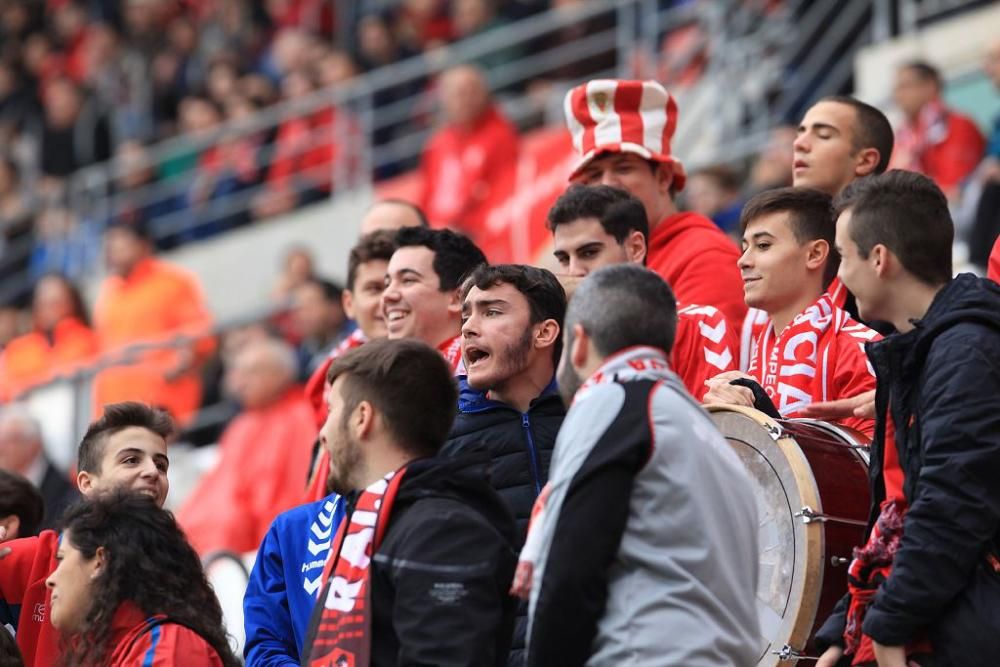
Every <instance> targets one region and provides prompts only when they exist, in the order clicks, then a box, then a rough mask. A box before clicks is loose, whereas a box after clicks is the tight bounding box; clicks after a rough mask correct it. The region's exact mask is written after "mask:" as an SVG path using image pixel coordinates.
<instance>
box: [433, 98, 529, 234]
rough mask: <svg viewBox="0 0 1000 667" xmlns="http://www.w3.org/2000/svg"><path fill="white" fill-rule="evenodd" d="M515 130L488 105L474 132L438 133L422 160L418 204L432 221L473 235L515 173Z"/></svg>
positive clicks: (451, 129) (452, 129)
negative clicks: (492, 202)
mask: <svg viewBox="0 0 1000 667" xmlns="http://www.w3.org/2000/svg"><path fill="white" fill-rule="evenodd" d="M517 154H518V135H517V130H516V129H515V128H514V126H513V125H512V124H511V123H510V121H508V120H507V119H506V118H504V116H503V115H502V114H501V113H500V112H499V111H498V110H497V109H496V108H495V107H491V108H490V109H489V110H488V111H487V112H486V113H485V114H484V115H483V117H482V118H481V119H480V120H479V122H478V123H477V125H476V126H475V127H473V128H472V129H464V128H458V127H454V126H448V127H444V128H442V129H441V130H439V131H438V132H437V133H436V134H435V135H434V136H433V137H431V140H430V142H429V143H428V144H427V148H426V149H425V150H424V154H423V157H422V158H421V161H420V173H421V175H422V176H423V192H422V194H421V197H420V206H421V208H423V210H424V212H425V213H426V214H427V217H428V218H429V219H430V220H431V222H432V223H434V224H435V225H438V226H443V227H451V228H454V229H460V230H462V231H466V232H474V231H476V229H477V227H478V226H479V223H480V222H483V221H484V220H485V214H486V208H487V206H488V204H489V203H490V202H491V201H492V198H495V197H496V196H497V193H498V192H499V191H500V190H502V187H501V183H503V182H505V181H504V179H506V178H508V177H511V176H512V175H513V173H514V171H515V170H516V169H515V167H516V166H517Z"/></svg>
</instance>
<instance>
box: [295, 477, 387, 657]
mask: <svg viewBox="0 0 1000 667" xmlns="http://www.w3.org/2000/svg"><path fill="white" fill-rule="evenodd" d="M405 473H406V468H400V469H399V470H396V471H394V472H391V473H389V474H388V475H386V476H385V477H383V478H382V479H380V480H378V481H377V482H375V483H374V484H372V485H371V486H369V487H368V488H366V489H365V490H364V491H362V492H361V494H360V495H359V496H358V500H357V503H355V505H354V511H353V512H352V513H351V517H350V519H349V520H348V521H342V522H341V523H340V528H339V529H338V530H337V537H336V538H335V539H334V542H333V547H332V548H331V549H330V555H329V557H328V559H327V561H326V565H325V566H324V568H323V585H322V588H321V589H320V593H319V597H318V598H317V601H316V602H317V604H316V607H315V609H314V610H313V617H312V619H311V621H310V623H309V633H308V635H307V637H306V643H305V653H306V659H305V661H304V663H303V664H305V665H309V667H340V665H350V666H351V667H368V666H369V665H370V664H371V642H372V633H371V625H372V601H371V586H370V583H369V582H370V580H371V560H372V556H373V555H374V554H375V552H376V551H377V550H378V548H379V545H381V543H382V538H383V537H384V536H385V531H386V528H387V527H388V525H389V516H390V513H391V511H392V505H393V501H394V500H395V498H396V492H397V491H398V490H399V485H400V482H402V480H403V476H404V474H405Z"/></svg>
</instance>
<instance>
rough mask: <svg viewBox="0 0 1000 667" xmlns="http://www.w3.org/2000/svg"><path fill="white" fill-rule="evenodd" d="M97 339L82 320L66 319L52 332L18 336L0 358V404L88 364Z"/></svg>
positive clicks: (95, 351)
mask: <svg viewBox="0 0 1000 667" xmlns="http://www.w3.org/2000/svg"><path fill="white" fill-rule="evenodd" d="M97 349H98V345H97V336H95V335H94V332H93V331H91V330H90V328H89V327H87V325H85V324H84V323H83V322H81V321H80V320H78V319H76V318H74V317H67V318H66V319H64V320H62V321H60V322H59V323H58V324H56V326H55V327H54V328H53V329H52V334H51V335H46V334H45V333H43V332H41V331H32V332H31V333H28V334H25V335H23V336H19V337H17V338H15V339H14V340H12V341H11V342H10V343H8V344H7V347H6V348H4V352H3V356H2V357H0V401H5V400H10V399H13V398H17V396H18V394H20V393H21V392H23V391H25V390H26V389H29V388H31V387H32V386H34V385H38V384H41V383H43V382H46V381H48V380H49V379H50V378H52V377H53V376H55V375H58V374H59V373H67V372H71V371H72V370H73V369H74V367H76V366H77V365H80V364H82V363H85V362H87V361H89V360H90V359H91V358H92V357H93V356H94V355H96V354H97Z"/></svg>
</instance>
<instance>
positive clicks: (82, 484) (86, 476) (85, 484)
mask: <svg viewBox="0 0 1000 667" xmlns="http://www.w3.org/2000/svg"><path fill="white" fill-rule="evenodd" d="M96 481H97V477H96V476H95V475H93V474H91V473H89V472H87V471H86V470H81V471H80V472H78V473H76V488H78V489H79V490H80V493H82V494H83V495H84V496H89V495H90V494H91V492H92V491H93V490H94V482H96Z"/></svg>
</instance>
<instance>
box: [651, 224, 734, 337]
mask: <svg viewBox="0 0 1000 667" xmlns="http://www.w3.org/2000/svg"><path fill="white" fill-rule="evenodd" d="M739 258H740V251H739V249H738V248H737V247H736V244H735V243H733V242H732V240H731V239H730V238H729V237H728V236H726V235H725V234H724V233H723V232H722V230H720V229H719V228H718V227H716V226H715V224H714V223H713V222H712V221H711V220H709V219H708V218H706V217H705V216H703V215H700V214H698V213H690V212H686V213H675V214H673V215H670V216H667V217H666V218H664V219H663V220H661V221H660V224H659V225H657V226H656V228H655V229H653V231H652V232H651V233H650V235H649V254H648V255H647V257H646V264H647V265H648V266H649V268H650V269H652V270H653V271H656V272H657V273H658V274H660V276H662V277H663V279H664V280H666V281H667V283H669V284H670V287H671V288H672V289H673V291H674V296H675V297H676V298H677V301H678V303H697V304H702V305H705V306H714V307H716V308H718V309H719V310H721V311H722V313H723V314H724V315H725V316H726V320H727V321H728V322H729V328H731V329H732V330H733V333H734V334H737V335H738V334H739V330H740V326H742V324H743V317H744V315H746V312H747V306H746V304H745V303H744V302H743V280H742V278H740V270H739V268H738V267H737V266H736V262H737V261H738V260H739Z"/></svg>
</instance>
